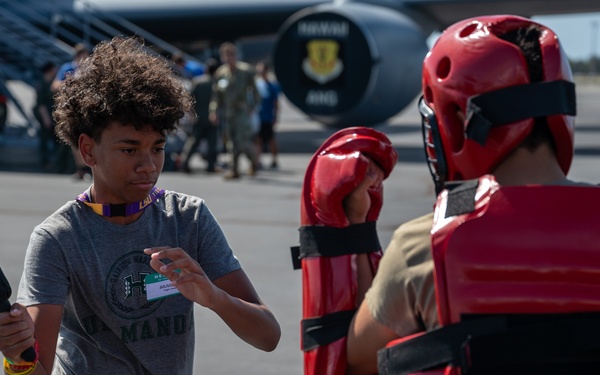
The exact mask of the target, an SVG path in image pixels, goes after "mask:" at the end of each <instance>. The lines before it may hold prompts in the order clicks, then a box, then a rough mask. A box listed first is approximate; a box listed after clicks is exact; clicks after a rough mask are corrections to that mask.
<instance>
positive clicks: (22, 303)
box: [0, 38, 280, 374]
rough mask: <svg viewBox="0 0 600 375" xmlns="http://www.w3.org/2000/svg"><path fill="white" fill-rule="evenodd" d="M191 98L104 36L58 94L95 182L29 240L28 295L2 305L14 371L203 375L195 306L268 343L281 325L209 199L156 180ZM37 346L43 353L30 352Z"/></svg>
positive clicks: (163, 71) (0, 329) (131, 49)
mask: <svg viewBox="0 0 600 375" xmlns="http://www.w3.org/2000/svg"><path fill="white" fill-rule="evenodd" d="M192 105H193V99H192V98H191V96H190V95H189V94H188V92H187V91H186V90H185V88H184V87H183V86H182V84H181V83H180V81H179V80H178V79H177V78H176V77H174V75H173V74H172V72H171V71H170V68H169V64H168V63H167V62H166V61H165V60H164V59H163V58H161V57H158V56H153V55H151V54H149V53H147V52H146V51H145V50H144V47H143V45H142V44H141V43H140V42H138V41H137V40H135V39H131V38H115V39H113V40H112V41H108V42H102V43H100V44H99V45H98V46H97V47H96V48H95V50H94V52H93V54H92V55H91V56H90V57H89V58H88V59H87V60H85V61H84V62H82V64H81V66H80V67H79V69H78V71H77V73H76V74H74V75H73V76H70V77H69V78H68V79H67V80H66V81H65V83H64V85H63V86H62V87H61V89H60V91H59V92H58V94H57V97H56V109H55V112H54V117H55V120H56V131H57V134H58V136H59V137H60V138H61V139H62V140H63V141H65V142H68V143H69V144H70V145H71V146H73V147H74V148H75V149H77V150H78V152H79V153H80V155H81V157H82V159H83V161H84V162H85V163H86V165H88V166H90V167H91V168H92V172H93V179H94V180H93V184H92V185H91V186H90V187H89V188H88V189H87V190H86V191H84V192H83V193H82V194H81V195H80V196H78V197H77V199H75V200H73V201H70V202H67V203H66V204H65V205H64V206H63V207H61V208H60V209H58V210H57V211H56V212H55V213H53V214H52V215H51V216H50V217H48V218H47V219H46V220H45V221H44V222H43V223H42V224H40V225H38V226H37V227H36V228H35V229H34V231H33V233H32V235H31V239H30V243H29V247H28V249H27V254H26V259H25V269H24V272H23V276H22V279H21V283H20V285H19V292H18V298H17V301H18V303H17V304H15V305H13V307H12V309H11V311H10V312H8V313H0V350H1V351H2V353H3V354H4V356H5V357H6V359H5V363H4V369H5V372H6V373H8V374H12V373H28V374H29V373H31V374H45V373H48V374H49V373H53V374H83V373H85V374H90V373H94V374H108V373H113V374H192V371H193V356H194V341H195V339H194V321H193V317H194V314H193V308H194V304H195V303H197V304H199V305H201V306H203V307H206V308H209V309H211V310H213V311H214V312H215V313H217V314H218V315H219V316H220V317H221V318H222V319H223V321H224V322H225V323H226V324H227V325H228V326H229V327H230V328H231V329H232V330H233V331H234V332H235V333H236V334H237V335H238V336H239V337H240V338H241V339H242V340H244V341H246V342H248V343H249V344H251V345H253V346H255V347H256V348H259V349H261V350H265V351H272V350H274V349H275V347H276V346H277V344H278V341H279V338H280V328H279V324H278V323H277V321H276V319H275V317H274V316H273V314H272V313H271V312H270V310H269V309H268V308H267V307H266V306H265V305H264V304H263V303H262V301H261V300H260V298H259V296H258V294H257V292H256V291H255V289H254V288H253V286H252V283H251V282H250V280H249V279H248V277H247V276H246V274H245V273H244V271H243V270H242V268H241V265H240V263H239V262H238V260H237V259H236V257H235V256H234V254H233V252H232V250H231V248H230V247H229V245H228V243H227V240H226V238H225V236H224V234H223V232H222V230H221V228H220V226H219V225H218V223H217V221H216V220H215V218H214V216H213V215H212V213H211V212H210V210H209V209H208V207H207V206H206V203H205V202H204V201H203V200H202V199H200V198H198V197H194V196H190V195H186V194H182V193H177V192H174V191H168V190H163V189H159V188H157V187H156V186H155V184H156V182H157V180H158V178H159V175H160V172H161V170H162V167H163V164H164V158H165V155H164V147H165V143H166V137H167V135H168V134H169V132H171V131H173V130H175V129H176V127H177V124H178V121H179V120H180V119H181V118H183V117H184V115H185V114H186V113H188V112H190V111H192ZM30 346H34V347H35V348H36V349H37V351H38V355H37V358H36V359H35V360H34V361H31V362H23V360H22V358H21V353H22V352H23V351H24V350H25V349H26V348H28V347H30Z"/></svg>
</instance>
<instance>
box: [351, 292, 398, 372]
mask: <svg viewBox="0 0 600 375" xmlns="http://www.w3.org/2000/svg"><path fill="white" fill-rule="evenodd" d="M397 338H398V335H396V333H395V332H394V331H392V330H390V329H389V328H388V327H386V326H385V325H383V324H381V323H379V322H378V321H377V320H375V318H373V315H372V314H371V311H370V310H369V307H368V306H367V304H366V303H365V302H364V301H363V303H362V304H361V305H360V307H359V309H358V311H357V313H356V315H355V316H354V319H352V323H351V324H350V329H349V330H348V340H347V343H346V346H347V351H348V367H347V370H346V374H347V375H367V374H377V372H378V370H377V351H378V350H379V349H382V348H384V347H385V346H386V345H387V343H388V342H390V341H392V340H394V339H397Z"/></svg>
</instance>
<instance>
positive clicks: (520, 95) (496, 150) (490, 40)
mask: <svg viewBox="0 0 600 375" xmlns="http://www.w3.org/2000/svg"><path fill="white" fill-rule="evenodd" d="M422 84H423V97H422V98H421V100H420V101H419V110H420V112H421V115H422V119H423V121H422V123H423V137H424V144H425V150H426V157H427V161H428V165H429V168H430V172H431V174H432V177H433V180H434V184H435V188H436V193H439V192H442V191H444V193H445V194H447V193H448V192H447V190H444V189H447V188H449V187H450V185H452V184H453V183H456V182H457V181H461V180H469V179H477V178H479V177H481V176H482V175H485V174H488V173H491V174H493V175H494V177H495V180H496V181H497V183H499V185H494V184H496V182H495V181H494V178H493V177H490V178H488V179H487V180H485V181H494V182H493V183H490V184H488V185H492V186H502V187H507V186H522V185H531V184H535V185H557V186H564V185H574V184H575V183H574V182H572V181H570V180H568V179H567V177H566V175H567V173H568V171H569V167H570V164H571V161H572V157H573V132H574V115H575V89H574V84H573V83H572V75H571V70H570V67H569V64H568V60H567V58H566V56H565V54H564V52H563V50H562V48H561V46H560V43H559V40H558V38H557V36H556V35H555V33H554V32H553V31H552V30H550V29H549V28H547V27H546V26H544V25H541V24H539V23H536V22H533V21H531V20H529V19H526V18H522V17H517V16H511V15H499V16H481V17H475V18H471V19H467V20H464V21H460V22H458V23H456V24H454V25H452V26H450V27H449V28H448V29H446V30H445V31H444V32H443V33H442V35H441V36H440V38H439V39H438V41H437V42H436V44H435V45H434V46H433V48H432V50H431V51H430V53H429V54H428V55H427V56H426V58H425V60H424V62H423V77H422ZM476 186H477V185H476ZM483 186H486V185H485V184H483ZM477 189H479V188H477V187H475V188H473V189H471V191H476V192H477V191H478V190H477ZM482 189H483V188H482ZM465 190H468V189H465ZM481 192H483V190H481ZM470 202H471V204H474V203H473V199H471V201H470ZM438 209H439V208H438ZM433 217H434V215H433V213H430V214H427V215H424V216H422V217H419V218H417V219H414V220H412V221H409V222H407V223H404V224H402V225H401V226H400V227H399V228H398V229H397V230H396V232H395V233H394V236H393V238H392V240H391V242H390V244H389V246H388V248H387V250H386V251H385V256H384V257H383V258H382V260H381V263H380V265H379V269H378V271H377V274H376V276H375V278H374V280H373V284H372V286H371V288H370V289H369V290H368V292H367V293H366V295H365V299H364V301H363V302H362V304H361V306H360V307H359V309H358V312H357V313H356V315H355V317H354V319H353V321H352V324H351V326H350V329H349V332H348V340H347V356H348V371H347V373H348V374H375V373H377V372H378V371H379V370H381V373H382V374H383V373H408V372H402V371H399V372H386V371H387V370H385V371H384V370H382V369H381V368H379V369H378V363H377V351H378V350H380V349H382V348H384V347H386V345H387V344H388V342H390V341H391V340H394V339H398V338H404V337H408V336H410V335H414V334H419V333H422V332H425V331H430V330H433V329H436V328H438V327H440V324H441V323H440V318H439V316H438V313H440V314H442V315H444V314H443V312H442V311H438V301H437V300H436V282H438V280H436V279H435V278H434V261H433V259H432V250H431V247H432V239H431V231H432V223H433ZM444 220H446V221H448V220H450V219H446V218H444V217H443V216H442V217H441V219H440V223H438V224H440V225H441V222H443V221H444ZM434 229H435V228H434ZM493 233H494V231H492V232H490V234H493ZM508 237H509V238H510V236H508ZM449 303H450V304H452V301H450V302H449ZM447 322H448V321H446V320H444V321H443V322H442V323H444V324H445V323H447ZM425 348H426V349H427V350H430V349H431V348H429V346H428V345H427V344H426V345H425ZM382 353H383V355H382V356H383V358H384V359H385V358H386V357H385V355H387V352H386V351H383V352H382ZM421 353H423V351H421ZM427 353H432V352H431V351H428V352H427ZM408 368H410V369H413V370H415V372H416V371H417V370H421V369H423V368H418V366H415V367H410V366H409V367H408ZM441 371H443V370H441Z"/></svg>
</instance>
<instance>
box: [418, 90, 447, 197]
mask: <svg viewBox="0 0 600 375" xmlns="http://www.w3.org/2000/svg"><path fill="white" fill-rule="evenodd" d="M419 113H420V114H421V131H422V135H423V145H424V149H425V159H426V160H427V166H428V167H429V173H430V174H431V177H432V178H433V183H434V184H435V193H436V194H439V193H440V192H441V191H442V190H443V189H444V184H445V182H446V174H447V171H448V167H447V165H446V159H445V157H444V149H443V145H442V138H441V136H440V129H439V126H438V123H437V120H436V119H435V113H434V112H433V109H431V108H430V107H429V106H428V105H427V103H426V102H425V98H424V97H422V96H421V98H420V99H419Z"/></svg>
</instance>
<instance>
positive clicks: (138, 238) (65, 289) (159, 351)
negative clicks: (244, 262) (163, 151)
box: [17, 191, 241, 375]
mask: <svg viewBox="0 0 600 375" xmlns="http://www.w3.org/2000/svg"><path fill="white" fill-rule="evenodd" d="M88 194H89V192H88ZM156 246H171V247H180V248H182V249H183V250H185V251H186V252H188V253H189V254H190V255H191V257H192V258H194V259H196V260H197V261H198V262H199V263H200V266H201V267H202V268H203V270H204V271H205V272H206V274H207V275H208V277H209V278H210V279H211V280H215V279H218V278H219V277H221V276H223V275H225V274H227V273H230V272H232V271H235V270H237V269H240V267H241V266H240V264H239V262H238V260H237V259H236V258H235V256H234V254H233V252H232V250H231V248H230V247H229V245H228V244H227V240H226V238H225V236H224V234H223V232H222V230H221V227H220V226H219V224H218V223H217V221H216V219H215V218H214V216H213V215H212V213H211V212H210V210H209V209H208V207H207V206H206V204H205V202H204V201H203V200H202V199H200V198H197V197H193V196H189V195H185V194H181V193H176V192H172V191H166V192H165V194H164V196H163V197H161V198H159V199H158V200H157V201H156V202H155V203H154V204H152V205H151V206H149V207H148V208H146V210H145V211H144V213H143V214H142V215H141V217H140V218H139V219H138V220H137V221H135V222H134V223H131V224H128V225H118V224H113V223H111V222H109V221H108V220H105V219H104V218H103V217H101V216H99V215H97V214H96V213H94V212H93V211H92V209H91V208H90V207H88V206H86V205H85V204H83V203H82V202H79V201H71V202H68V203H67V204H65V205H64V206H63V207H61V208H60V209H59V210H58V211H56V212H55V213H54V214H52V215H51V216H50V217H48V218H47V219H46V220H45V221H44V222H43V223H42V224H40V225H38V226H37V227H36V228H35V229H34V231H33V233H32V235H31V238H30V242H29V247H28V249H27V254H26V257H25V269H24V272H23V276H22V278H21V283H20V285H19V292H18V298H17V300H18V302H19V303H22V304H23V305H26V306H29V305H36V304H57V305H63V306H64V314H63V318H62V323H61V327H60V334H59V339H58V347H57V351H56V360H55V366H54V371H53V374H92V373H94V374H119V375H122V374H192V371H193V359H194V342H195V338H194V314H193V305H194V303H193V302H191V301H189V300H188V299H186V298H185V297H183V296H181V295H176V296H171V297H167V298H164V299H159V300H154V301H148V299H147V296H146V288H145V284H144V277H145V275H147V274H151V273H155V271H154V270H153V269H152V268H151V267H150V265H149V261H150V257H149V256H148V255H146V254H144V253H143V250H144V249H145V248H148V247H156Z"/></svg>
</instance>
